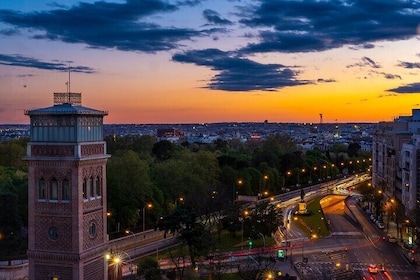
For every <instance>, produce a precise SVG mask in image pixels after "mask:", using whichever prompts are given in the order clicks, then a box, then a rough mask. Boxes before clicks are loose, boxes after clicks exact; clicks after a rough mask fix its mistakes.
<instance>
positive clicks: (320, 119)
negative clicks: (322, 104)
mask: <svg viewBox="0 0 420 280" xmlns="http://www.w3.org/2000/svg"><path fill="white" fill-rule="evenodd" d="M319 124H320V125H322V113H321V114H319Z"/></svg>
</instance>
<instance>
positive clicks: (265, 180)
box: [258, 175, 268, 198]
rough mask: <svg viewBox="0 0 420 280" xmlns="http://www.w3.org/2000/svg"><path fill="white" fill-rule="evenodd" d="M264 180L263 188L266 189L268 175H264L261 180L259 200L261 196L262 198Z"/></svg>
mask: <svg viewBox="0 0 420 280" xmlns="http://www.w3.org/2000/svg"><path fill="white" fill-rule="evenodd" d="M262 180H264V186H263V188H264V189H265V186H266V184H267V180H268V175H264V176H263V177H262V178H261V179H260V189H259V192H258V198H261V196H262V193H261V192H262V189H261V184H262Z"/></svg>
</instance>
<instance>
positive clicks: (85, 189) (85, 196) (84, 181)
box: [83, 179, 87, 199]
mask: <svg viewBox="0 0 420 280" xmlns="http://www.w3.org/2000/svg"><path fill="white" fill-rule="evenodd" d="M83 199H87V186H86V179H83Z"/></svg>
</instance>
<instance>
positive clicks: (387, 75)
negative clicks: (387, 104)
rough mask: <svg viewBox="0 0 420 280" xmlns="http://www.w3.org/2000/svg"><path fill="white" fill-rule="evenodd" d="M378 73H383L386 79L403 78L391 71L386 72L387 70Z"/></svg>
mask: <svg viewBox="0 0 420 280" xmlns="http://www.w3.org/2000/svg"><path fill="white" fill-rule="evenodd" d="M378 74H381V75H383V76H384V77H385V79H388V80H395V79H400V80H402V78H401V76H400V75H396V74H390V73H385V72H378Z"/></svg>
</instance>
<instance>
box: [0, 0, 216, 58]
mask: <svg viewBox="0 0 420 280" xmlns="http://www.w3.org/2000/svg"><path fill="white" fill-rule="evenodd" d="M182 2H183V4H185V5H187V4H189V5H193V4H194V3H199V1H182ZM177 9H178V6H176V5H172V4H170V3H167V2H165V1H163V0H142V1H138V0H127V1H126V2H125V3H108V2H104V1H97V2H94V3H92V4H90V3H84V2H81V3H79V4H78V5H76V6H72V7H70V8H68V9H64V8H62V9H55V10H50V11H42V12H30V13H21V12H17V11H12V10H0V21H2V22H4V23H8V24H10V25H13V26H15V27H16V28H18V29H21V28H26V29H28V30H31V33H35V35H34V36H33V38H35V39H49V40H60V41H63V42H67V43H84V44H87V45H88V46H90V47H92V48H107V49H118V50H123V51H140V52H149V53H153V52H157V51H164V50H171V49H174V48H177V47H179V42H180V41H181V40H191V39H192V38H193V37H196V36H204V35H208V34H209V33H212V32H214V31H215V30H201V31H197V30H193V29H185V28H175V27H170V28H164V27H161V26H159V25H157V24H153V23H147V22H144V21H142V19H143V18H144V17H147V16H150V15H155V14H159V13H164V12H173V11H176V10H177Z"/></svg>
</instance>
